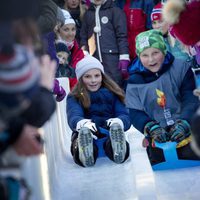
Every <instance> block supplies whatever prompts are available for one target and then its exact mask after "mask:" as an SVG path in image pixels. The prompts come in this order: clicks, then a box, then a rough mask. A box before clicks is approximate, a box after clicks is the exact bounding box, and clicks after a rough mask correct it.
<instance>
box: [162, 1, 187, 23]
mask: <svg viewBox="0 0 200 200" xmlns="http://www.w3.org/2000/svg"><path fill="white" fill-rule="evenodd" d="M185 6H186V2H185V1H184V0H168V1H167V2H166V3H165V4H164V6H163V10H162V15H163V19H164V20H165V21H166V22H167V23H168V24H169V25H174V24H177V23H178V22H179V17H180V14H181V12H182V11H184V10H185Z"/></svg>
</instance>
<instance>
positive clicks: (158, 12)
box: [151, 3, 162, 21]
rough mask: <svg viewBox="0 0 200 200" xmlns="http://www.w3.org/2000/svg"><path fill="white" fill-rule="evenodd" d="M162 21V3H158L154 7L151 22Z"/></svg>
mask: <svg viewBox="0 0 200 200" xmlns="http://www.w3.org/2000/svg"><path fill="white" fill-rule="evenodd" d="M161 19H162V3H158V4H156V5H155V6H154V8H153V10H152V12H151V21H155V20H161Z"/></svg>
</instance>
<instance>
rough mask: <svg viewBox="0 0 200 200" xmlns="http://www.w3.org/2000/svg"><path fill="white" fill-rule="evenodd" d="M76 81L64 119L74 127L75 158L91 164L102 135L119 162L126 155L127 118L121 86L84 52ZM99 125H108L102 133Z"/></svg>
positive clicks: (73, 153)
mask: <svg viewBox="0 0 200 200" xmlns="http://www.w3.org/2000/svg"><path fill="white" fill-rule="evenodd" d="M76 76H77V79H78V83H77V85H76V86H75V88H74V89H73V90H72V92H71V93H70V94H69V95H68V97H67V119H68V124H69V126H70V128H71V129H72V130H73V134H72V145H71V153H72V155H73V158H74V161H75V162H76V163H77V164H79V165H81V166H84V167H89V166H93V165H94V164H95V161H96V159H97V157H98V152H100V151H101V150H102V149H98V145H97V143H98V140H100V139H102V138H104V139H105V142H104V143H103V147H102V148H103V149H104V150H105V154H106V155H107V156H108V157H109V158H110V159H111V160H113V161H114V162H116V163H122V162H124V161H125V160H126V159H127V158H128V156H129V144H128V142H126V139H125V134H124V131H126V130H128V129H129V128H130V125H131V124H130V120H129V116H128V113H127V110H126V108H125V104H124V93H123V91H122V90H121V89H120V87H119V86H118V85H117V84H116V83H115V82H114V81H112V80H111V79H110V78H108V76H107V75H105V74H104V68H103V66H102V64H101V63H100V62H99V61H98V60H97V59H96V58H94V57H92V56H89V55H88V56H86V57H85V58H83V59H82V60H81V61H79V62H78V64H77V67H76ZM99 127H102V128H104V129H107V130H108V131H107V132H109V134H106V133H102V132H101V131H100V130H99Z"/></svg>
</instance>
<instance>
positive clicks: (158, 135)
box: [144, 121, 167, 142]
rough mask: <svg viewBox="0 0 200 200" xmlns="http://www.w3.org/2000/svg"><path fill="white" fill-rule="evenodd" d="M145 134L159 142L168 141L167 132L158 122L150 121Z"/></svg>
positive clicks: (145, 128)
mask: <svg viewBox="0 0 200 200" xmlns="http://www.w3.org/2000/svg"><path fill="white" fill-rule="evenodd" d="M144 134H145V135H148V136H150V137H151V138H152V139H153V140H155V141H157V142H166V141H167V132H166V131H165V129H164V128H162V127H161V126H160V125H159V123H158V122H156V121H150V122H148V123H147V124H146V125H145V127H144Z"/></svg>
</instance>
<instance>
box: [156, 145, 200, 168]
mask: <svg viewBox="0 0 200 200" xmlns="http://www.w3.org/2000/svg"><path fill="white" fill-rule="evenodd" d="M176 145H177V143H176V142H166V143H158V142H155V146H156V147H158V148H160V149H162V150H163V154H164V157H165V162H162V163H158V164H155V165H153V166H152V168H153V170H154V171H156V170H168V169H179V168H187V167H195V166H200V161H199V160H180V159H178V155H177V151H176Z"/></svg>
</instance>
